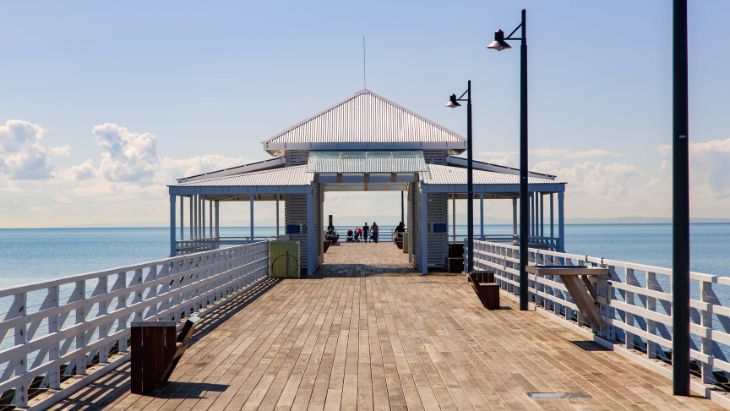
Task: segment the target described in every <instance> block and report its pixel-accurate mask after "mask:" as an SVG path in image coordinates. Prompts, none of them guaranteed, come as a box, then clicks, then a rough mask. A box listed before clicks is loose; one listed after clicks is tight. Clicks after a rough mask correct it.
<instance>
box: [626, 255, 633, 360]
mask: <svg viewBox="0 0 730 411" xmlns="http://www.w3.org/2000/svg"><path fill="white" fill-rule="evenodd" d="M634 278H635V276H634V269H633V268H627V269H626V275H625V277H624V284H629V285H635V284H634V283H635V281H633V279H634ZM624 302H625V303H626V304H627V305H631V306H633V305H634V293H633V292H631V291H626V292H625V293H624ZM625 321H626V325H630V326H633V325H634V314H632V313H630V312H628V311H626V320H625ZM625 335H626V341H625V343H626V349H628V350H633V349H634V334H632V333H631V332H630V331H628V330H627V331H625Z"/></svg>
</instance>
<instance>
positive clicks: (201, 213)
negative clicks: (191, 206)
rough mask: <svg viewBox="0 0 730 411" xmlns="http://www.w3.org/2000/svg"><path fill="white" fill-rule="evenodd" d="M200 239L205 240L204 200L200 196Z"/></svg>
mask: <svg viewBox="0 0 730 411" xmlns="http://www.w3.org/2000/svg"><path fill="white" fill-rule="evenodd" d="M200 238H201V239H203V240H205V198H203V196H200Z"/></svg>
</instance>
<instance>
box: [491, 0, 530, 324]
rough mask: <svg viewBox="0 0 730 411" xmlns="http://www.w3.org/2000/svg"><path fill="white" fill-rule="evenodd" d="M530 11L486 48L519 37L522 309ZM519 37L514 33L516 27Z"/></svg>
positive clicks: (524, 294)
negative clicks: (513, 27) (506, 34)
mask: <svg viewBox="0 0 730 411" xmlns="http://www.w3.org/2000/svg"><path fill="white" fill-rule="evenodd" d="M526 22H527V11H526V10H525V9H522V22H521V23H520V25H519V26H517V28H515V29H514V30H512V33H510V34H509V36H507V38H505V37H504V32H503V31H502V30H497V31H496V32H495V33H494V41H493V42H491V43H490V44H489V45H488V46H487V48H490V49H494V50H497V51H502V50H506V49H510V48H512V47H511V46H510V45H509V43H507V41H506V40H520V310H527V301H528V298H529V294H528V289H527V287H528V282H527V270H526V268H527V265H528V264H529V259H528V255H527V253H528V245H529V244H528V243H529V232H528V228H529V226H528V225H529V218H530V217H529V213H530V211H529V201H528V200H527V195H528V194H527V173H528V170H527V30H526ZM520 29H522V30H521V33H520V37H512V36H513V35H514V34H515V33H516V32H517V30H520Z"/></svg>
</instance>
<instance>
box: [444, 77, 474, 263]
mask: <svg viewBox="0 0 730 411" xmlns="http://www.w3.org/2000/svg"><path fill="white" fill-rule="evenodd" d="M466 84H467V86H466V91H465V92H463V93H461V96H459V97H456V94H452V95H451V96H450V97H449V102H448V103H446V107H448V108H456V107H461V104H459V102H460V101H466V192H467V194H466V195H467V202H466V223H467V226H466V247H467V251H466V272H467V273H469V272H471V271H472V270H473V269H474V203H473V202H472V199H473V198H474V180H473V168H472V155H471V154H472V149H471V80H469V81H468V82H467V83H466ZM464 96H466V98H464Z"/></svg>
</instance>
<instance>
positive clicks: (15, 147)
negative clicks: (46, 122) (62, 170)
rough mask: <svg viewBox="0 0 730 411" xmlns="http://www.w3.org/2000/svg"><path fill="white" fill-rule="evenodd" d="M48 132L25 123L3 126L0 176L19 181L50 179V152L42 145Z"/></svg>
mask: <svg viewBox="0 0 730 411" xmlns="http://www.w3.org/2000/svg"><path fill="white" fill-rule="evenodd" d="M45 132H46V130H45V129H44V128H43V127H41V126H39V125H38V124H35V123H31V122H29V121H24V120H8V121H6V122H5V124H3V125H0V176H5V177H7V178H10V179H17V180H37V179H44V178H48V177H50V170H51V166H50V162H49V160H48V156H49V150H48V149H47V148H45V147H44V146H43V145H42V144H41V140H43V135H44V133H45Z"/></svg>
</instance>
